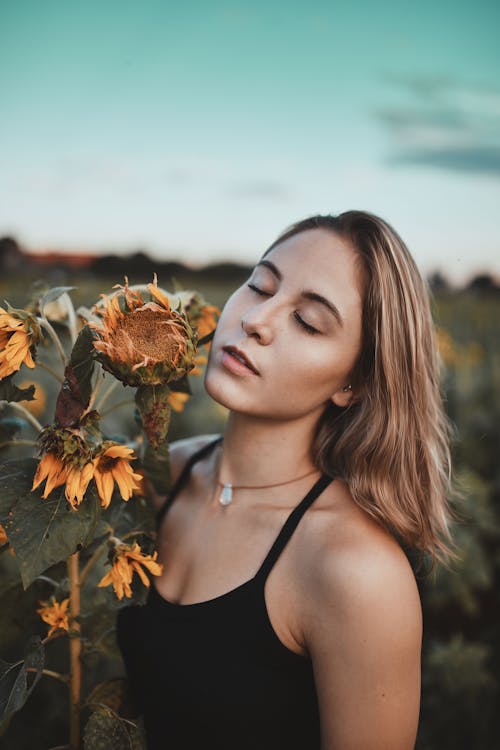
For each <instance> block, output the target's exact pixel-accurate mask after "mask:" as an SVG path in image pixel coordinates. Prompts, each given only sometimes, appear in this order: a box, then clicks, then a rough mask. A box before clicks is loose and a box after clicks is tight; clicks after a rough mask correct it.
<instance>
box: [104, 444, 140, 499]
mask: <svg viewBox="0 0 500 750" xmlns="http://www.w3.org/2000/svg"><path fill="white" fill-rule="evenodd" d="M133 453H134V451H133V450H132V449H131V448H127V446H125V445H118V444H117V443H112V442H111V441H106V442H105V443H103V444H102V446H101V447H100V449H99V453H97V455H95V456H94V459H93V476H94V480H95V483H96V486H97V492H98V493H99V497H100V498H101V505H102V507H103V508H107V507H108V505H109V504H110V502H111V497H112V495H113V489H114V484H115V482H116V484H117V485H118V489H119V490H120V495H121V496H122V499H123V500H129V499H130V498H131V497H132V494H133V492H134V490H138V489H140V487H141V482H142V476H141V474H135V473H134V470H133V469H132V467H131V466H130V461H131V460H133V458H134V457H133Z"/></svg>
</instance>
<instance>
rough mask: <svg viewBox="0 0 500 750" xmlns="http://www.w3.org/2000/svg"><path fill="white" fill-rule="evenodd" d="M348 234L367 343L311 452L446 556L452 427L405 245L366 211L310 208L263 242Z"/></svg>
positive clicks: (392, 525)
mask: <svg viewBox="0 0 500 750" xmlns="http://www.w3.org/2000/svg"><path fill="white" fill-rule="evenodd" d="M314 228H324V229H329V230H331V231H333V232H335V233H336V234H337V235H338V236H340V237H342V238H343V239H344V240H347V241H348V242H349V244H350V245H351V247H352V248H353V249H354V251H355V253H356V254H357V256H358V260H359V261H360V263H361V267H362V270H363V273H362V276H363V278H364V303H363V320H362V346H361V353H360V356H359V358H358V361H357V363H356V365H355V367H354V370H353V372H352V373H351V381H350V383H351V384H352V389H353V393H354V399H353V401H352V403H351V404H350V405H349V406H348V407H346V408H340V407H337V406H335V404H333V403H331V404H330V405H329V406H328V407H327V408H326V409H325V411H324V413H323V415H322V417H321V418H320V420H319V423H318V426H317V430H316V434H315V438H314V441H313V446H312V451H313V456H314V460H315V463H316V465H317V467H318V468H319V469H320V470H321V471H323V472H325V473H326V474H329V475H333V474H337V475H339V474H340V476H341V477H342V478H343V479H344V480H345V481H346V483H347V485H348V486H349V489H350V491H351V494H352V496H353V499H354V500H355V502H356V503H357V504H358V505H359V506H360V507H361V508H363V510H365V511H366V512H367V513H369V514H370V516H372V517H373V518H375V519H376V520H377V521H378V522H379V523H381V524H382V525H383V526H384V527H385V528H387V529H388V530H389V531H390V532H391V533H392V534H393V535H394V536H395V537H396V538H397V539H398V541H399V542H400V543H401V544H402V546H403V547H408V548H410V550H415V551H417V550H420V551H421V552H422V553H424V555H423V556H422V559H423V557H424V556H425V553H427V557H429V555H430V559H431V561H432V566H431V567H433V565H434V563H435V561H436V560H439V561H441V562H444V563H446V562H447V561H448V560H449V558H451V557H454V556H455V555H454V552H453V549H452V546H453V543H452V538H451V533H450V522H451V520H452V519H453V513H452V511H451V507H450V504H449V498H450V495H451V460H450V448H449V443H450V436H451V427H450V423H449V421H448V419H447V417H446V415H445V412H444V409H443V402H442V398H441V392H440V377H439V360H438V354H437V349H436V340H435V333H434V325H433V321H432V316H431V310H430V302H429V290H428V288H427V286H426V284H425V282H424V280H423V278H422V276H421V275H420V273H419V271H418V268H417V266H416V264H415V261H414V260H413V258H412V256H411V255H410V252H409V250H408V248H407V247H406V245H405V243H404V242H403V240H402V239H401V237H400V236H399V235H398V234H397V232H396V231H395V230H394V229H393V228H392V227H391V226H390V225H389V224H388V223H387V222H385V221H384V220H383V219H381V218H379V217H378V216H375V215H374V214H371V213H367V212H365V211H346V212H344V213H342V214H340V215H338V216H331V215H327V216H313V217H310V218H308V219H304V220H303V221H299V222H297V223H296V224H293V225H292V226H290V227H289V228H288V229H287V230H286V231H285V232H284V233H283V234H281V235H280V237H279V238H278V239H277V240H276V241H275V242H274V243H273V244H272V245H271V246H270V247H269V248H268V249H267V250H266V253H265V254H267V253H268V252H269V251H270V250H271V249H272V248H273V247H275V245H277V244H279V243H281V242H283V241H284V240H286V239H287V238H289V237H291V236H293V235H295V234H298V233H300V232H303V231H306V230H308V229H314Z"/></svg>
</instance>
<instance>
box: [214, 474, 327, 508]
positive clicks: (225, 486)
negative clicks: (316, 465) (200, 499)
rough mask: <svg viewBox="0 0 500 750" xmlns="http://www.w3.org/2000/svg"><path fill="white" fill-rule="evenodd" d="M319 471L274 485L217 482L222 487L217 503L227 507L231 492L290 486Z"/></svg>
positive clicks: (230, 500)
mask: <svg viewBox="0 0 500 750" xmlns="http://www.w3.org/2000/svg"><path fill="white" fill-rule="evenodd" d="M317 471H319V469H313V470H312V471H308V472H307V474H302V476H300V477H295V478H294V479H288V480H287V481H286V482H276V483H275V484H260V485H246V484H231V482H221V481H220V480H219V479H218V480H217V484H220V486H221V487H222V492H221V493H220V495H219V503H220V504H221V505H229V504H230V503H232V502H233V490H264V489H267V488H269V487H281V486H282V485H284V484H291V483H292V482H298V481H299V479H304V478H305V477H308V476H310V475H311V474H314V473H316V472H317Z"/></svg>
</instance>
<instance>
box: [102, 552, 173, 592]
mask: <svg viewBox="0 0 500 750" xmlns="http://www.w3.org/2000/svg"><path fill="white" fill-rule="evenodd" d="M157 556H158V553H157V552H154V553H153V555H144V554H143V553H142V552H141V548H140V547H139V545H138V544H137V542H135V543H134V544H133V545H131V544H118V545H117V546H116V547H115V548H114V550H113V553H112V564H111V570H110V571H108V573H106V575H105V576H103V577H102V578H101V580H100V581H99V583H98V584H97V585H98V586H100V587H102V586H109V585H111V584H113V589H114V591H115V594H116V596H117V597H118V599H123V597H124V596H126V597H128V598H130V597H131V596H132V589H131V586H130V584H131V583H132V577H133V575H134V571H135V572H136V573H137V575H138V576H139V578H140V579H141V581H142V583H143V584H144V585H145V586H147V587H148V588H149V578H148V577H147V575H146V573H145V572H144V570H143V569H142V567H141V566H144V568H146V570H148V571H149V572H150V573H151V575H154V576H159V575H161V574H162V571H163V566H162V565H161V564H160V563H157V562H156V558H157Z"/></svg>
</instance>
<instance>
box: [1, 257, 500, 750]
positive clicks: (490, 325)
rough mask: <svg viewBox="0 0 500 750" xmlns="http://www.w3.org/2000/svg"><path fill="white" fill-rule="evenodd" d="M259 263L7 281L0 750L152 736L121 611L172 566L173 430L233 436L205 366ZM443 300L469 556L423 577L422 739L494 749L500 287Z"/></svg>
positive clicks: (460, 541)
mask: <svg viewBox="0 0 500 750" xmlns="http://www.w3.org/2000/svg"><path fill="white" fill-rule="evenodd" d="M247 275H248V269H244V268H241V269H240V270H239V271H237V270H236V271H235V270H234V269H233V270H232V271H231V272H230V273H229V272H228V273H222V270H220V269H219V273H218V275H217V274H214V273H208V272H207V273H205V274H204V273H203V272H198V273H196V272H194V271H186V272H185V273H183V272H182V269H179V270H178V271H177V272H176V275H175V276H176V278H175V279H174V280H172V281H171V282H170V283H168V284H166V283H165V279H163V278H162V279H161V284H160V283H159V281H158V280H157V279H156V277H152V275H150V276H149V278H145V275H144V274H142V275H141V274H137V275H136V276H135V278H131V280H130V281H131V282H133V283H129V281H128V280H125V282H124V283H123V284H122V285H116V281H118V280H119V279H120V278H122V279H123V277H120V276H117V275H115V276H114V277H113V278H110V276H108V275H102V276H97V275H96V274H95V273H92V274H90V273H87V274H85V273H79V274H75V273H74V272H71V273H70V272H69V271H67V270H64V269H60V270H59V271H58V273H57V274H54V273H52V276H51V277H50V278H49V279H48V280H46V281H44V282H40V281H38V278H37V276H36V274H33V275H32V278H31V277H30V276H29V274H28V275H24V276H20V275H19V274H17V275H11V276H8V275H4V276H2V277H1V279H0V551H1V552H0V598H1V606H0V621H1V625H0V715H1V724H0V750H4V749H5V750H56V749H57V750H62V748H70V749H71V750H77V748H82V749H83V750H100V748H104V749H108V750H121V749H122V748H135V749H136V750H140V748H143V747H144V744H143V735H142V729H141V723H140V719H139V718H138V717H136V716H134V711H133V706H132V705H131V703H130V699H129V696H128V693H127V685H126V681H125V680H124V668H123V664H122V662H121V659H120V656H119V653H118V649H117V645H116V642H115V638H114V621H115V618H116V612H117V610H118V609H119V608H120V607H122V606H124V605H126V604H128V603H130V602H134V601H135V602H141V601H144V597H145V594H146V591H147V587H148V585H149V584H150V580H149V578H150V576H154V575H156V574H158V573H159V572H160V571H161V568H160V565H159V563H158V562H157V559H156V552H155V545H154V519H153V518H152V515H151V511H150V509H149V507H148V503H147V500H146V494H147V493H146V487H147V486H148V484H149V485H150V486H151V487H153V488H154V489H155V490H156V491H157V492H159V493H164V492H165V491H166V489H167V488H168V484H169V475H168V443H169V442H170V441H172V440H175V439H178V438H181V437H185V436H187V435H192V434H197V433H198V434H202V433H214V432H220V431H222V429H223V425H224V419H225V416H226V415H225V410H224V409H223V407H221V406H219V405H218V404H216V403H214V402H213V401H212V400H211V399H210V398H209V397H208V396H207V394H206V393H205V392H204V389H203V385H202V378H200V377H199V376H200V375H201V374H202V373H203V367H204V365H205V363H206V355H207V352H208V349H209V347H210V339H211V335H212V332H213V330H214V328H215V326H216V322H217V317H218V314H219V310H220V309H221V308H222V306H223V304H224V301H225V300H226V299H227V297H228V296H229V295H230V294H231V293H232V291H234V289H235V288H236V287H237V286H238V285H239V284H240V283H242V282H243V281H244V280H245V279H246V277H247ZM49 276H50V274H49ZM151 278H152V281H151ZM113 285H115V286H113ZM167 288H169V289H170V288H171V291H167ZM192 289H196V290H197V291H191V290H192ZM103 292H105V293H106V294H104V295H103V294H102V293H103ZM3 300H6V301H5V302H3ZM433 311H434V318H435V322H436V335H437V341H438V346H439V350H440V354H441V359H442V383H443V392H444V395H445V405H446V409H447V412H448V415H449V416H450V418H451V420H452V422H453V424H454V426H455V438H454V443H453V456H454V467H455V476H456V483H457V486H458V488H459V490H460V497H459V499H457V500H455V501H454V503H455V510H456V514H457V518H458V520H457V522H456V523H455V527H454V531H453V533H454V538H455V541H456V543H457V552H458V554H459V559H458V561H457V562H455V563H454V564H453V566H452V568H451V569H449V570H448V569H445V568H443V567H439V568H438V569H437V570H436V572H435V573H433V574H431V575H429V576H425V575H423V574H422V575H420V576H419V577H418V585H419V589H420V593H421V597H422V603H423V609H424V643H423V654H422V703H421V716H420V724H419V732H418V737H417V745H416V748H417V750H462V749H463V750H490V748H495V747H500V716H499V712H498V706H499V705H500V686H499V679H500V678H499V677H498V675H499V674H500V627H499V622H498V612H499V611H500V544H499V541H500V462H499V455H500V388H499V386H500V351H499V348H498V341H499V330H498V329H499V322H498V321H499V320H500V290H499V289H498V288H497V287H496V286H495V285H494V284H493V283H492V284H489V285H488V284H484V283H483V284H480V283H478V284H474V283H471V284H469V285H468V286H467V287H464V288H462V289H454V288H451V287H449V286H448V285H446V284H440V285H437V286H435V287H434V293H433ZM152 330H154V331H156V332H158V331H160V332H161V333H160V335H155V336H154V337H151V335H150V332H151V331H152Z"/></svg>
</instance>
